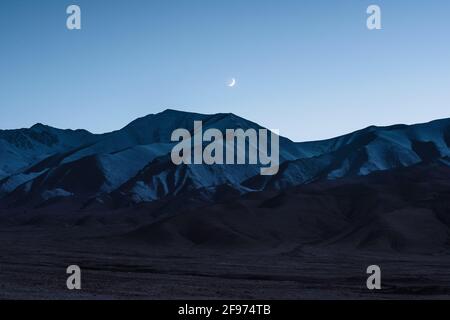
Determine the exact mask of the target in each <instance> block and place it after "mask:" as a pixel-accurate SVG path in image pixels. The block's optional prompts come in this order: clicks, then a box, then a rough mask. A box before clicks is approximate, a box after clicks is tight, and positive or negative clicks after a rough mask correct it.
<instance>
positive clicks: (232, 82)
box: [228, 78, 236, 88]
mask: <svg viewBox="0 0 450 320" xmlns="http://www.w3.org/2000/svg"><path fill="white" fill-rule="evenodd" d="M235 85H236V79H235V78H233V79H231V81H230V82H229V83H228V86H229V87H230V88H233V87H234V86H235Z"/></svg>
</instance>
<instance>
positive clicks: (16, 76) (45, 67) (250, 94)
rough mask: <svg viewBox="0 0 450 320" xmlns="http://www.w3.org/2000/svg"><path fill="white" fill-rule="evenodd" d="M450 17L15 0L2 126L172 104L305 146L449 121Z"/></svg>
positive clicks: (200, 1) (429, 5) (212, 0)
mask: <svg viewBox="0 0 450 320" xmlns="http://www.w3.org/2000/svg"><path fill="white" fill-rule="evenodd" d="M70 4H78V5H80V7H81V9H82V30H81V31H69V30H67V29H66V18H67V15H66V13H65V10H66V8H67V6H68V5H70ZM369 4H378V5H380V6H381V8H382V14H383V16H382V18H383V20H382V21H383V30H381V31H369V30H368V29H367V28H366V18H367V14H366V9H367V7H368V5H369ZM449 16H450V1H448V0H427V1H425V0H421V1H416V0H408V1H406V0H395V1H392V0H389V1H383V0H371V1H366V0H340V1H336V0H327V1H325V0H307V1H303V0H292V1H291V0H270V1H265V0H157V1H156V0H142V1H141V0H127V1H125V0H123V1H122V0H121V1H119V0H71V1H66V0H41V1H36V0H2V1H0V128H2V129H10V128H19V127H29V126H31V125H33V124H34V123H37V122H42V123H45V124H48V125H51V126H55V127H60V128H85V129H88V130H90V131H92V132H106V131H111V130H115V129H119V128H121V127H123V126H124V125H126V124H127V123H128V122H130V121H132V120H133V119H135V118H137V117H141V116H144V115H146V114H149V113H157V112H160V111H162V110H164V109H166V108H173V109H179V110H186V111H195V112H201V113H217V112H233V113H236V114H238V115H240V116H242V117H245V118H247V119H250V120H253V121H255V122H258V123H259V124H261V125H264V126H266V127H269V128H277V129H280V132H281V134H282V135H284V136H287V137H289V138H291V139H293V140H296V141H305V140H317V139H322V138H329V137H334V136H337V135H340V134H344V133H348V132H351V131H353V130H356V129H360V128H363V127H366V126H369V125H373V124H375V125H389V124H395V123H417V122H427V121H430V120H433V119H437V118H445V117H449V116H450V112H449V110H450V103H449V101H450V38H449V36H450V20H449V18H448V17H449ZM232 77H235V78H236V79H237V81H238V83H237V86H236V87H235V88H232V89H231V88H228V87H227V86H226V83H227V81H228V80H229V79H230V78H232Z"/></svg>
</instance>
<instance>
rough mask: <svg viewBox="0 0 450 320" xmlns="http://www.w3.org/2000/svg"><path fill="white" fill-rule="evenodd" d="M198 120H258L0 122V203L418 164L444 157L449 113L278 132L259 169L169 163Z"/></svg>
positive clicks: (233, 120) (216, 119) (223, 118)
mask: <svg viewBox="0 0 450 320" xmlns="http://www.w3.org/2000/svg"><path fill="white" fill-rule="evenodd" d="M194 121H202V122H203V126H204V129H205V130H206V129H208V128H215V129H219V130H221V131H225V130H226V129H238V128H242V129H244V130H247V129H251V128H252V129H261V128H262V127H261V126H259V125H258V124H256V123H253V122H251V121H248V120H246V119H243V118H240V117H238V116H236V115H234V114H214V115H204V114H197V113H188V112H180V111H175V110H166V111H164V112H161V113H158V114H152V115H148V116H146V117H143V118H140V119H137V120H135V121H133V122H131V123H130V124H129V125H127V126H126V127H124V128H123V129H121V130H118V131H114V132H110V133H105V134H92V133H89V132H88V131H86V130H75V131H73V130H61V129H56V128H52V127H49V126H45V125H42V124H36V125H34V126H33V127H31V128H29V129H19V130H4V131H0V203H1V204H2V206H3V207H4V206H7V207H10V206H22V205H27V206H29V205H33V206H42V205H45V203H46V202H49V201H50V202H52V203H54V202H55V201H64V200H67V199H68V198H72V199H76V200H77V202H78V203H79V205H80V207H86V205H89V204H92V203H97V204H98V205H100V204H102V203H105V202H108V203H111V201H112V202H114V203H115V205H118V204H120V205H124V204H126V205H133V204H139V203H142V202H152V201H156V200H160V199H163V198H165V197H173V196H178V195H183V194H184V195H186V194H195V196H196V197H198V198H199V199H202V201H210V202H214V199H215V197H216V196H217V192H218V190H221V189H222V188H224V187H226V188H228V189H230V190H233V191H234V192H236V193H238V194H245V193H248V192H254V191H263V190H284V189H287V188H290V187H294V186H299V185H304V184H308V183H312V182H315V181H322V180H335V179H341V178H346V177H354V176H366V175H369V174H371V173H373V172H376V171H385V170H392V169H396V168H404V167H411V166H413V165H417V164H419V163H429V162H433V161H434V162H436V161H437V162H440V163H442V164H444V165H449V163H450V161H449V157H450V119H443V120H437V121H433V122H430V123H426V124H418V125H412V126H407V125H395V126H389V127H375V126H373V127H369V128H366V129H363V130H360V131H356V132H353V133H351V134H347V135H344V136H341V137H337V138H332V139H329V140H324V141H315V142H303V143H296V142H292V141H291V140H289V139H287V138H284V137H281V138H280V163H281V165H280V170H279V172H278V174H277V175H275V176H261V175H259V168H258V166H256V165H213V166H207V165H181V166H175V165H174V164H172V162H171V159H170V156H169V154H170V151H171V149H172V148H173V146H174V145H175V144H174V143H173V142H171V140H170V138H171V133H172V132H173V131H174V130H175V129H178V128H186V129H188V130H190V131H193V123H194Z"/></svg>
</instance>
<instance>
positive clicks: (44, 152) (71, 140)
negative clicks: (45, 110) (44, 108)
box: [0, 124, 96, 179]
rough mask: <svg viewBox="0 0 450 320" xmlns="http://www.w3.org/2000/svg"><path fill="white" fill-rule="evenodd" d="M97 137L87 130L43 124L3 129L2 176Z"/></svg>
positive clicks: (0, 147)
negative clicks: (57, 127)
mask: <svg viewBox="0 0 450 320" xmlns="http://www.w3.org/2000/svg"><path fill="white" fill-rule="evenodd" d="M95 140H96V135H93V134H91V133H89V132H87V131H85V130H75V131H73V130H60V129H56V128H52V127H48V126H44V125H42V124H36V125H34V126H33V127H31V128H29V129H18V130H0V179H1V178H3V177H6V176H8V175H10V174H13V173H15V172H17V171H19V170H21V169H24V168H26V167H27V166H30V165H32V164H34V163H36V162H38V161H40V160H42V159H44V158H46V157H48V156H50V155H53V154H56V153H59V152H65V151H67V150H70V149H73V148H76V147H78V146H81V145H85V144H89V143H92V142H94V141H95Z"/></svg>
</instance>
